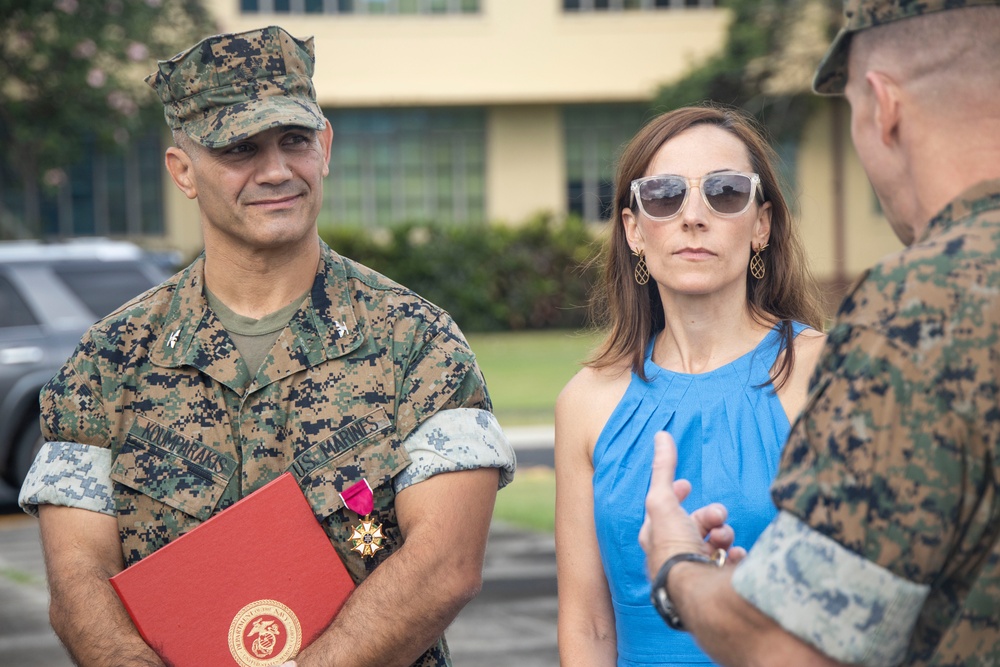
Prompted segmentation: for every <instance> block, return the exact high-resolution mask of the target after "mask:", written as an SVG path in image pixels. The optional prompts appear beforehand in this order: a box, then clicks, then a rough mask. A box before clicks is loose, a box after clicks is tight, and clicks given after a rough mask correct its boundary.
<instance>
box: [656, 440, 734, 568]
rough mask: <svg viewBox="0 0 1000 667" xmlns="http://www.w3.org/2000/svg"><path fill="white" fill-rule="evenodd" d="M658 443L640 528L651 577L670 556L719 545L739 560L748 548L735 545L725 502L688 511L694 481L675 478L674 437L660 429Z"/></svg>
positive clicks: (700, 551)
mask: <svg viewBox="0 0 1000 667" xmlns="http://www.w3.org/2000/svg"><path fill="white" fill-rule="evenodd" d="M655 447H656V453H655V456H654V458H653V473H652V477H651V478H650V484H649V493H648V494H646V517H645V519H644V520H643V523H642V530H640V531H639V543H640V544H641V545H642V548H643V550H644V551H645V552H646V567H647V571H648V573H649V577H650V579H652V578H653V577H654V576H656V572H657V571H658V570H659V569H660V566H661V565H663V563H664V562H665V561H666V560H667V559H668V558H670V557H671V556H673V555H675V554H679V553H703V554H705V555H706V556H707V555H711V553H712V552H713V551H715V550H716V549H725V550H727V551H728V552H729V554H728V555H729V558H730V559H731V560H732V561H733V562H738V561H739V560H740V559H741V558H742V557H743V556H744V555H746V551H745V550H744V549H743V548H742V547H735V548H732V544H733V539H734V537H735V535H734V533H733V529H732V527H731V526H729V525H728V524H726V518H727V516H728V512H727V510H726V508H725V506H723V505H721V504H719V503H712V504H711V505H706V506H705V507H702V508H700V509H698V510H695V511H694V512H693V513H692V514H688V513H687V512H685V511H684V508H682V507H681V502H682V501H683V500H684V499H685V498H687V496H688V494H689V493H690V492H691V484H690V482H688V481H687V480H685V479H679V480H675V479H674V474H675V472H676V470H677V446H676V445H675V444H674V439H673V438H672V437H671V436H670V434H669V433H665V432H663V431H661V432H659V433H657V434H656V439H655ZM706 538H707V539H706Z"/></svg>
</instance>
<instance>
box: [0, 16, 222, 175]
mask: <svg viewBox="0 0 1000 667" xmlns="http://www.w3.org/2000/svg"><path fill="white" fill-rule="evenodd" d="M212 31H213V25H212V21H211V20H210V18H209V15H208V13H207V12H206V10H205V8H204V7H203V6H202V4H201V2H200V0H0V153H2V158H3V159H5V160H6V162H7V163H8V165H9V166H10V167H12V168H13V170H14V171H15V173H17V174H18V175H19V176H20V177H21V178H22V179H23V180H24V182H25V184H26V185H27V186H28V187H29V189H33V188H37V187H38V183H39V181H40V180H41V181H42V182H48V183H49V184H50V185H56V184H58V183H59V182H60V180H61V179H62V178H64V172H63V171H62V169H63V168H65V167H67V166H68V165H71V164H72V163H73V162H75V161H76V160H78V159H79V158H80V156H81V153H82V151H83V146H84V145H85V140H86V139H89V140H96V143H97V145H98V146H99V147H100V148H102V149H105V150H111V149H113V148H114V147H116V146H120V145H124V144H126V143H127V142H128V141H129V138H130V137H131V136H132V135H133V134H134V133H135V132H136V131H137V130H138V129H139V128H141V127H143V126H144V124H145V126H146V127H148V126H149V122H150V121H151V119H152V118H153V117H154V116H155V115H156V114H158V113H162V107H161V106H160V104H159V102H158V101H157V100H156V97H155V94H154V93H153V91H152V89H150V88H149V86H147V85H146V84H145V83H144V82H143V78H144V77H145V75H146V74H148V73H149V72H151V71H153V69H154V68H155V66H156V62H155V61H156V58H157V57H160V58H162V57H165V56H167V57H168V56H170V55H172V54H174V53H175V52H177V51H178V50H179V49H181V48H183V47H184V46H186V45H189V44H191V43H193V42H194V41H196V40H197V39H199V38H201V37H203V36H204V35H205V34H209V33H211V32H212Z"/></svg>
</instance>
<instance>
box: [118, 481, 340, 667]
mask: <svg viewBox="0 0 1000 667" xmlns="http://www.w3.org/2000/svg"><path fill="white" fill-rule="evenodd" d="M111 585H112V586H113V587H114V589H115V591H117V593H118V597H119V598H121V600H122V603H123V604H124V605H125V609H127V610H128V613H129V615H130V616H131V617H132V621H133V622H134V623H135V625H136V627H137V628H138V629H139V633H140V634H141V635H142V638H143V639H144V640H145V641H146V643H147V644H149V645H150V646H151V647H152V648H153V649H154V650H155V651H156V652H157V653H158V654H159V655H160V657H161V658H163V659H164V661H166V662H167V664H168V665H172V666H174V667H203V666H204V665H212V667H216V666H223V665H239V666H240V667H267V666H269V665H280V664H282V663H283V662H286V661H287V660H291V659H292V658H294V657H295V655H297V654H298V652H299V650H300V649H301V648H304V647H306V646H308V645H309V643H310V642H312V641H313V640H314V639H315V638H316V637H317V636H319V634H320V633H321V632H323V630H324V629H326V627H327V626H328V625H329V624H330V621H331V620H333V617H334V616H336V615H337V612H338V611H339V610H340V608H341V606H343V604H344V601H345V600H346V599H347V597H348V596H349V595H350V594H351V591H353V590H354V581H353V580H352V579H351V576H350V575H349V574H348V573H347V570H346V569H345V568H344V564H343V563H342V562H341V560H340V557H339V556H338V555H337V552H336V550H335V549H334V548H333V545H332V544H331V543H330V538H329V537H327V535H326V533H324V532H323V529H322V528H321V527H320V525H319V523H318V522H317V521H316V517H315V516H314V515H313V512H312V508H311V507H310V506H309V503H308V502H307V501H306V499H305V496H303V495H302V491H301V490H300V489H299V486H298V484H297V483H296V481H295V478H294V477H292V475H291V474H289V473H285V474H283V475H281V476H280V477H278V478H277V479H275V480H274V481H272V482H270V483H268V484H266V485H265V486H263V487H261V488H260V489H258V490H257V491H255V492H254V493H252V494H250V495H249V496H247V497H246V498H244V499H243V500H240V501H239V502H237V503H236V504H234V505H233V506H232V507H229V508H227V509H225V510H223V511H222V512H219V513H218V514H217V515H215V516H213V517H212V518H210V519H208V520H207V521H205V522H204V523H203V524H201V525H200V526H198V527H197V528H195V529H194V530H192V531H191V532H189V533H187V534H185V535H183V536H181V537H179V538H177V539H176V540H174V541H173V542H171V543H170V544H168V545H167V546H165V547H163V548H162V549H160V550H159V551H156V552H154V553H153V554H151V555H150V556H147V557H146V558H144V559H142V560H141V561H139V562H138V563H136V564H135V565H132V566H131V567H129V568H126V569H125V570H123V571H122V572H120V573H118V574H116V575H115V576H113V577H112V578H111Z"/></svg>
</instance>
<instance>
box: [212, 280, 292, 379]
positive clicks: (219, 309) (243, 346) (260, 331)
mask: <svg viewBox="0 0 1000 667" xmlns="http://www.w3.org/2000/svg"><path fill="white" fill-rule="evenodd" d="M308 294H309V292H308V291H306V292H303V293H302V296H300V297H299V298H297V299H295V300H294V301H292V302H291V303H290V304H288V305H287V306H285V307H284V308H282V309H280V310H276V311H274V312H273V313H269V314H267V315H265V316H264V317H261V318H260V319H257V320H255V319H253V318H252V317H247V316H245V315H240V314H239V313H236V312H233V311H232V310H231V309H230V308H229V307H228V306H226V304H224V303H222V301H220V300H219V297H217V296H215V295H214V294H212V293H211V292H210V291H209V290H208V288H206V289H205V298H206V299H207V300H208V307H209V308H211V309H212V310H213V311H214V312H215V315H216V317H218V318H219V322H221V323H222V327H223V328H224V329H225V330H226V331H227V332H228V333H229V337H230V338H232V339H233V343H234V344H235V345H236V351H237V352H239V353H240V356H241V357H243V363H245V364H246V365H247V370H249V371H250V378H251V382H252V381H253V378H254V377H255V376H256V375H257V371H258V370H260V366H261V364H263V363H264V359H265V358H267V354H268V352H270V351H271V348H272V347H274V343H275V341H276V340H278V335H279V334H281V330H282V329H284V328H285V326H286V325H287V324H288V322H289V321H290V320H291V319H292V315H294V314H295V311H297V310H298V309H299V306H301V305H302V302H303V301H305V299H306V296H308Z"/></svg>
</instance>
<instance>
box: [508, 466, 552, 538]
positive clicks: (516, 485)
mask: <svg viewBox="0 0 1000 667" xmlns="http://www.w3.org/2000/svg"><path fill="white" fill-rule="evenodd" d="M493 518H494V519H499V520H501V521H505V522H506V523H509V524H513V525H515V526H519V527H521V528H528V529H530V530H539V531H546V532H549V533H551V532H553V531H554V530H555V528H556V476H555V472H554V471H553V470H552V469H551V468H546V467H542V466H537V467H534V468H520V469H518V471H517V474H515V475H514V481H513V482H511V483H510V484H509V485H507V487H506V488H503V489H501V490H500V492H499V493H497V503H496V507H494V509H493Z"/></svg>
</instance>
